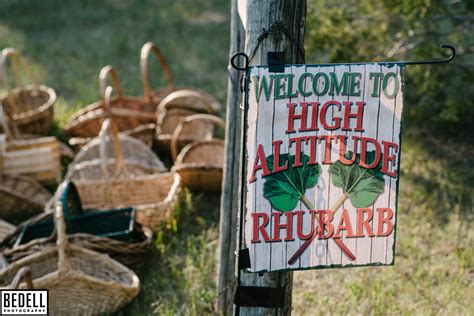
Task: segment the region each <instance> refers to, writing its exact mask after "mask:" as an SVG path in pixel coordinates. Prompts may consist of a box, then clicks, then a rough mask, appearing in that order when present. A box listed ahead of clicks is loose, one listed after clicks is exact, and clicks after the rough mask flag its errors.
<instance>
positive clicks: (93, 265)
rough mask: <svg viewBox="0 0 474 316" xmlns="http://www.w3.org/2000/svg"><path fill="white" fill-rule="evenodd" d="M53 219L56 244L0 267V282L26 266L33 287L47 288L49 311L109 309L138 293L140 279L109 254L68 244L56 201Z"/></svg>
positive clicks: (67, 312) (86, 312)
mask: <svg viewBox="0 0 474 316" xmlns="http://www.w3.org/2000/svg"><path fill="white" fill-rule="evenodd" d="M55 223H56V229H57V235H58V238H57V246H54V247H45V248H43V249H41V251H40V252H37V253H34V254H32V255H29V256H27V257H24V258H22V259H20V260H18V261H16V262H14V263H12V264H11V265H9V266H8V267H7V268H6V269H4V270H2V271H0V286H6V285H7V284H9V283H11V281H12V280H13V279H14V277H15V275H16V274H17V272H18V271H19V270H20V269H21V268H23V267H29V268H30V269H31V274H32V278H33V285H34V286H35V288H40V289H48V290H49V297H50V299H49V312H50V313H51V315H97V314H102V313H109V312H113V311H115V310H116V309H118V308H120V307H121V306H123V305H124V304H126V303H128V302H129V301H131V300H132V299H133V298H134V297H135V296H136V295H137V294H138V292H139V284H140V281H139V279H138V277H137V276H136V274H135V273H134V272H133V271H131V270H129V269H128V268H126V267H125V266H123V265H122V264H120V263H119V262H117V261H115V260H113V259H111V258H110V257H109V256H108V255H103V254H99V253H97V252H95V251H92V250H88V249H84V248H81V247H77V246H74V245H70V244H69V242H68V239H67V238H66V227H65V226H66V225H65V222H64V219H63V213H62V208H61V207H60V206H59V205H58V208H57V209H56V211H55ZM20 288H25V284H24V283H21V284H20Z"/></svg>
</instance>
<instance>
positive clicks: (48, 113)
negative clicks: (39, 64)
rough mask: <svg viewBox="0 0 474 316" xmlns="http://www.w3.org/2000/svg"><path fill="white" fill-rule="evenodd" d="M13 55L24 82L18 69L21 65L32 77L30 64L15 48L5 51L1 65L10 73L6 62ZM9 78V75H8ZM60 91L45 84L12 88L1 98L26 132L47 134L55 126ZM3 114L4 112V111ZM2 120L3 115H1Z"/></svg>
mask: <svg viewBox="0 0 474 316" xmlns="http://www.w3.org/2000/svg"><path fill="white" fill-rule="evenodd" d="M9 57H11V63H12V66H13V67H12V68H13V74H14V77H15V81H16V84H17V85H18V84H19V83H20V74H19V73H18V70H19V68H20V64H21V66H23V69H24V70H25V72H26V74H27V75H28V77H29V79H30V81H31V80H32V78H31V75H30V73H29V68H28V64H27V63H26V62H25V61H24V59H23V58H22V57H21V56H20V54H19V53H18V51H17V50H16V49H14V48H5V49H3V50H2V57H1V58H2V59H1V66H0V67H1V68H2V71H3V72H4V75H5V76H6V73H7V71H6V62H7V60H8V58H9ZM5 79H6V78H5ZM5 81H7V82H8V79H6V80H5ZM55 102H56V93H55V92H54V90H53V89H51V88H49V87H46V86H43V85H36V84H31V85H26V86H21V87H16V88H14V89H12V90H9V91H8V92H7V93H6V94H5V96H3V97H2V98H1V103H2V104H3V107H4V111H5V112H6V113H8V114H9V116H10V118H11V120H12V121H13V123H14V125H15V126H16V127H17V128H18V129H19V130H20V131H21V132H22V133H26V134H38V135H47V134H48V133H49V132H50V131H51V128H52V126H53V121H54V108H53V105H54V103H55ZM0 115H1V114H0ZM0 119H1V118H0Z"/></svg>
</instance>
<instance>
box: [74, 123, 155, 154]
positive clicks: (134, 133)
mask: <svg viewBox="0 0 474 316" xmlns="http://www.w3.org/2000/svg"><path fill="white" fill-rule="evenodd" d="M155 127H156V125H155V124H144V125H139V126H137V127H135V128H132V129H129V130H126V131H124V132H122V133H121V134H124V135H127V136H130V137H133V138H136V139H139V140H141V141H142V142H143V143H144V144H145V145H147V146H148V147H151V146H152V145H153V135H154V134H155ZM93 139H94V137H72V138H70V139H69V145H71V146H72V147H73V148H74V149H75V150H76V151H77V150H80V149H81V148H82V147H83V146H85V145H86V144H87V143H89V142H90V141H91V140H93Z"/></svg>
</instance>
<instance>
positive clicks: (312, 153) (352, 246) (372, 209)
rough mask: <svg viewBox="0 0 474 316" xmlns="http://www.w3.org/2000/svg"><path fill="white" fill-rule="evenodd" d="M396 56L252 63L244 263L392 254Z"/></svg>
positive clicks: (260, 265) (347, 261)
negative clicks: (278, 68)
mask: <svg viewBox="0 0 474 316" xmlns="http://www.w3.org/2000/svg"><path fill="white" fill-rule="evenodd" d="M403 70H404V65H403V64H377V63H373V64H357V65H354V64H348V65H293V66H290V65H288V66H285V71H284V72H283V73H272V72H269V70H268V67H266V66H258V67H251V68H250V69H249V71H248V73H247V76H248V78H249V80H248V84H247V87H246V89H247V90H246V93H247V100H246V107H247V108H246V135H247V139H246V156H247V161H246V173H247V174H246V184H245V208H246V217H245V242H246V245H247V247H248V248H249V253H250V262H251V268H250V269H249V270H250V271H254V272H256V271H277V270H301V269H308V268H329V267H344V266H361V265H391V264H393V262H394V248H395V224H396V214H397V191H398V181H399V162H400V134H401V115H402V108H403V98H402V94H403V93H402V77H403V76H402V73H403Z"/></svg>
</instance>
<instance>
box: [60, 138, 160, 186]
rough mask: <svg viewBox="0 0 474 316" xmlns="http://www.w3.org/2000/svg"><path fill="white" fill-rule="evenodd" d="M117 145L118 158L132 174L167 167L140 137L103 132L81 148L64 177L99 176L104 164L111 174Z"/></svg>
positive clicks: (77, 178) (85, 177) (153, 171)
mask: <svg viewBox="0 0 474 316" xmlns="http://www.w3.org/2000/svg"><path fill="white" fill-rule="evenodd" d="M116 146H120V154H121V159H122V160H123V163H124V164H125V167H126V168H127V171H128V172H130V173H131V174H134V175H142V174H154V173H157V172H163V171H165V170H166V169H165V166H164V164H163V162H161V160H160V159H159V158H158V157H157V156H156V155H155V154H154V153H153V152H152V151H151V150H150V148H149V147H147V146H146V145H145V144H143V142H141V141H140V140H138V139H136V138H132V137H129V136H126V135H123V134H120V135H115V134H112V136H108V135H107V134H106V133H102V135H101V136H100V137H97V138H95V139H93V140H91V141H90V142H89V143H88V144H87V145H86V146H84V147H83V148H81V150H80V151H79V152H78V154H77V155H76V157H74V160H73V161H72V162H71V163H70V164H69V167H68V172H67V175H66V178H72V179H76V180H81V179H100V178H102V177H103V175H102V173H103V170H102V168H103V165H104V164H105V166H107V171H108V172H109V173H113V170H114V169H115V167H116V164H117V159H118V158H117V156H116V153H117V152H116V149H115V148H116ZM101 148H104V149H103V150H104V151H105V152H104V153H105V155H104V159H105V161H104V159H102V158H101Z"/></svg>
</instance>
